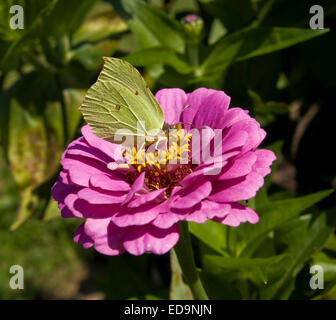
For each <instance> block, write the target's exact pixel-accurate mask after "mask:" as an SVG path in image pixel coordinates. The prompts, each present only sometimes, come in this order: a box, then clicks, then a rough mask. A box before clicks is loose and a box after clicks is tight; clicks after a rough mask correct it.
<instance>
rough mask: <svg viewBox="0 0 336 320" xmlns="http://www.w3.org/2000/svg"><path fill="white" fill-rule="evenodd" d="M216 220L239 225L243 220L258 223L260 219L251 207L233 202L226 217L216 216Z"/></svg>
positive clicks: (234, 225)
mask: <svg viewBox="0 0 336 320" xmlns="http://www.w3.org/2000/svg"><path fill="white" fill-rule="evenodd" d="M213 220H214V221H217V222H220V223H223V224H226V225H229V226H231V227H237V226H239V225H240V223H242V222H250V223H253V224H254V223H257V222H258V221H259V217H258V215H257V214H256V213H255V212H254V211H253V210H252V209H251V208H249V207H246V206H243V205H242V204H239V203H232V204H231V210H230V212H229V214H228V215H226V216H225V217H224V218H218V217H216V218H214V219H213Z"/></svg>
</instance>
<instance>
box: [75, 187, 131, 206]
mask: <svg viewBox="0 0 336 320" xmlns="http://www.w3.org/2000/svg"><path fill="white" fill-rule="evenodd" d="M78 198H79V199H83V200H85V201H87V202H88V203H91V204H116V203H121V202H122V201H123V200H124V199H125V198H126V197H125V196H124V195H120V194H117V195H115V196H113V195H109V194H105V193H101V192H98V191H95V190H92V189H90V188H84V189H82V190H80V191H79V192H78Z"/></svg>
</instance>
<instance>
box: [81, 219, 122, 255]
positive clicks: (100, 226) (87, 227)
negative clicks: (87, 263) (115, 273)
mask: <svg viewBox="0 0 336 320" xmlns="http://www.w3.org/2000/svg"><path fill="white" fill-rule="evenodd" d="M84 231H85V233H86V235H87V236H88V237H90V238H91V239H92V240H93V241H94V247H95V249H96V250H97V251H98V252H100V253H102V254H106V255H110V256H116V255H119V254H121V253H123V252H124V251H125V249H124V247H123V243H122V238H123V235H124V233H125V229H124V228H118V227H116V226H115V225H114V224H113V223H112V222H111V219H109V218H107V219H90V218H88V219H86V221H85V223H84Z"/></svg>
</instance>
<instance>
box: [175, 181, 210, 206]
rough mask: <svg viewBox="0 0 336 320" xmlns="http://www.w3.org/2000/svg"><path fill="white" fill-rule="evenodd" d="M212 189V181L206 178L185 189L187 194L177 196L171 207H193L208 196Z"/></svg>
mask: <svg viewBox="0 0 336 320" xmlns="http://www.w3.org/2000/svg"><path fill="white" fill-rule="evenodd" d="M211 189H212V188H211V182H210V181H206V180H205V181H203V182H201V183H200V184H198V185H196V186H194V187H193V188H190V190H188V189H183V192H185V195H184V196H180V195H178V196H176V198H175V200H174V201H173V202H172V204H171V207H173V208H177V209H184V208H191V207H193V206H194V205H196V204H197V203H199V202H201V201H202V200H203V199H204V198H206V197H207V196H208V195H209V194H210V193H211Z"/></svg>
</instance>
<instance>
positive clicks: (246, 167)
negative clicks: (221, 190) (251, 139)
mask: <svg viewBox="0 0 336 320" xmlns="http://www.w3.org/2000/svg"><path fill="white" fill-rule="evenodd" d="M256 160H257V156H256V154H255V153H254V152H247V153H245V154H243V155H242V156H241V157H239V158H238V157H237V158H236V159H234V160H233V161H232V162H231V164H229V165H227V166H226V167H225V168H224V170H223V172H222V173H221V174H220V175H219V176H218V177H216V179H217V180H227V179H233V178H238V177H242V176H245V175H247V174H248V173H250V172H251V171H252V166H253V165H254V164H255V162H256Z"/></svg>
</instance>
